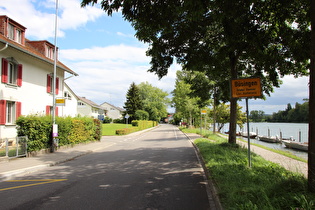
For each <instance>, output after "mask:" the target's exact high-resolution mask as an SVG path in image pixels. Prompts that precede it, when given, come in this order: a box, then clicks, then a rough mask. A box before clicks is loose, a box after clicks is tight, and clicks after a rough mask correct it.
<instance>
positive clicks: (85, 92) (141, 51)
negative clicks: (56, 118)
mask: <svg viewBox="0 0 315 210" xmlns="http://www.w3.org/2000/svg"><path fill="white" fill-rule="evenodd" d="M146 50H147V48H145V47H133V46H126V45H117V46H107V47H92V48H89V49H87V48H86V49H81V50H79V49H69V50H61V52H60V59H61V60H62V61H63V62H64V63H65V64H66V65H67V66H69V67H70V68H71V69H72V70H74V71H75V72H77V73H78V74H79V75H80V76H79V77H76V78H71V79H70V80H69V81H67V83H68V84H69V85H70V87H71V88H72V89H73V90H74V91H75V92H76V93H77V94H78V95H79V96H85V97H86V98H88V99H90V100H92V101H94V102H95V103H98V104H100V103H103V102H105V101H106V102H110V103H113V104H114V105H116V106H121V107H122V106H123V105H124V102H125V100H126V93H127V90H128V89H129V87H130V84H131V83H132V82H135V83H136V84H140V83H141V82H146V81H147V82H148V83H150V84H152V85H153V86H155V87H158V88H160V89H162V90H164V91H166V92H168V93H170V92H171V91H172V90H173V89H174V81H175V76H176V74H175V72H176V70H178V69H179V66H176V65H173V66H172V68H171V69H170V71H169V74H168V76H167V77H165V78H162V79H161V80H159V79H158V76H157V75H155V74H153V73H149V72H147V70H148V69H149V67H150V66H149V61H150V59H149V58H148V57H146V55H145V51H146Z"/></svg>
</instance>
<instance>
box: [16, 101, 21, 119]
mask: <svg viewBox="0 0 315 210" xmlns="http://www.w3.org/2000/svg"><path fill="white" fill-rule="evenodd" d="M15 105H16V119H17V118H19V116H21V111H22V103H21V102H19V101H17V102H15Z"/></svg>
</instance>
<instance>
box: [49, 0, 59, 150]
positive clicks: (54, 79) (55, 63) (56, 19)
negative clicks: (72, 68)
mask: <svg viewBox="0 0 315 210" xmlns="http://www.w3.org/2000/svg"><path fill="white" fill-rule="evenodd" d="M57 21H58V0H56V15H55V40H54V45H55V49H54V73H53V109H52V126H53V128H54V125H55V124H56V116H55V113H56V87H57V86H56V74H57V29H58V27H57V25H58V24H57ZM52 135H54V132H52ZM54 140H55V138H54V136H52V141H51V152H54V150H55V148H54V142H55V141H54Z"/></svg>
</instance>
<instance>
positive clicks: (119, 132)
mask: <svg viewBox="0 0 315 210" xmlns="http://www.w3.org/2000/svg"><path fill="white" fill-rule="evenodd" d="M138 130H139V129H138V128H137V127H131V128H122V129H118V130H116V134H117V135H127V134H129V133H133V132H136V131H138Z"/></svg>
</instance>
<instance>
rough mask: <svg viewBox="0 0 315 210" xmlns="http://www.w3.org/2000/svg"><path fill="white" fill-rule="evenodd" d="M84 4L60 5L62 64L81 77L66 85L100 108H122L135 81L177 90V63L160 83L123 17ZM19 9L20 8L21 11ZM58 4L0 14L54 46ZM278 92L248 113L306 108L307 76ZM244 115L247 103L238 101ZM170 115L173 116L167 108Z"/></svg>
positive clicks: (34, 1) (35, 2)
mask: <svg viewBox="0 0 315 210" xmlns="http://www.w3.org/2000/svg"><path fill="white" fill-rule="evenodd" d="M80 2H81V1H80V0H59V1H58V20H57V39H56V44H57V47H58V48H59V54H58V58H59V61H61V62H62V63H64V64H65V65H67V66H68V67H69V68H70V69H72V70H73V71H75V72H76V73H78V74H79V76H77V77H71V78H69V79H67V80H66V83H67V84H68V85H69V86H70V88H71V89H72V90H73V91H74V92H75V93H76V95H78V96H80V97H86V98H87V99H89V100H91V101H93V102H95V103H97V104H102V103H104V102H108V103H111V104H113V105H115V106H118V107H123V106H124V103H125V101H126V93H127V91H128V89H129V87H130V85H131V83H132V82H134V83H135V84H140V83H142V82H148V83H149V84H151V85H152V86H154V87H158V88H160V89H162V90H163V91H166V92H168V93H170V92H171V91H172V90H173V89H174V85H175V79H176V71H177V70H180V69H181V67H180V65H178V64H173V65H172V66H171V68H170V69H169V72H168V75H167V76H165V77H163V78H162V79H160V80H159V79H158V76H157V75H155V74H154V73H149V72H147V70H148V69H149V68H150V58H149V57H147V56H146V50H147V49H148V47H149V46H148V45H147V44H144V43H143V42H140V41H138V40H137V38H135V36H134V35H135V30H134V29H133V27H132V26H131V24H130V23H129V22H127V21H124V19H123V17H122V15H121V13H113V15H112V16H107V14H106V13H105V12H104V11H103V10H102V9H100V8H99V5H95V6H88V7H85V8H81V7H80ZM17 5H18V6H17ZM55 14H56V0H0V15H7V16H8V17H10V18H12V19H13V20H15V21H17V22H19V23H20V24H21V25H23V26H25V27H26V28H27V29H26V38H27V39H29V40H32V41H34V40H48V41H49V42H51V43H52V44H54V43H55V39H54V37H55ZM282 80H283V84H282V85H281V87H280V88H276V89H275V91H274V93H272V94H271V96H270V97H267V100H265V101H264V100H262V99H257V100H254V99H250V100H249V111H251V110H262V111H264V112H265V113H266V114H272V113H273V112H277V111H279V110H284V109H285V108H286V107H287V104H288V103H290V104H291V105H292V106H293V107H294V105H295V103H296V102H298V103H300V104H301V103H303V102H304V101H303V99H305V98H308V80H309V79H308V77H300V78H294V77H293V76H285V77H284V78H283V79H282ZM240 105H241V106H243V107H244V108H243V110H245V100H242V101H241V102H240ZM169 111H170V112H172V111H174V110H173V109H172V108H169Z"/></svg>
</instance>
